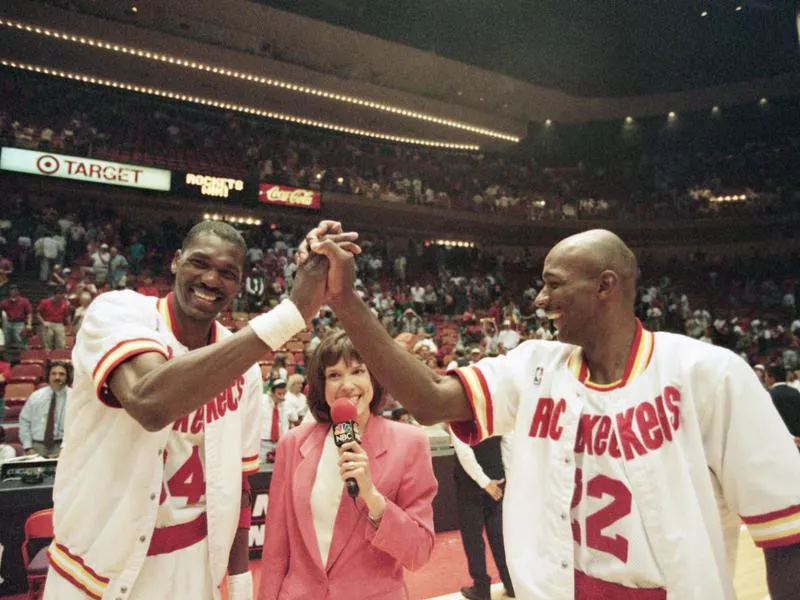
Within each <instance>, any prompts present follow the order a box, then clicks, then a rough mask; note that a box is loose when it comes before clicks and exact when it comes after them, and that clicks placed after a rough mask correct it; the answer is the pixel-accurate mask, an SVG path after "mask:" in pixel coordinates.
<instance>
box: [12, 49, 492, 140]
mask: <svg viewBox="0 0 800 600" xmlns="http://www.w3.org/2000/svg"><path fill="white" fill-rule="evenodd" d="M0 64H2V65H3V66H5V67H12V68H15V69H22V70H26V71H35V72H36V73H43V74H45V75H52V76H55V77H62V78H65V79H73V80H76V81H83V82H85V83H92V84H95V85H103V86H106V87H112V88H118V89H123V90H128V91H132V92H138V93H140V94H150V95H153V96H161V97H163V98H170V99H172V100H182V101H184V102H192V103H195V104H202V105H205V106H213V107H215V108H222V109H224V110H233V111H236V112H241V113H246V114H250V115H257V116H259V117H266V118H268V119H276V120H279V121H288V122H290V123H296V124H298V125H307V126H309V127H317V128H320V129H327V130H330V131H338V132H341V133H349V134H352V135H358V136H362V137H369V138H374V139H379V140H386V141H390V142H397V143H402V144H416V145H420V146H428V147H431V148H446V149H450V150H480V147H479V146H476V145H474V144H453V143H450V142H441V141H438V140H426V139H420V138H410V137H404V136H399V135H390V134H386V133H381V132H378V131H371V130H367V129H357V128H355V127H347V126H344V125H338V124H336V123H328V122H325V121H317V120H316V119H307V118H305V117H296V116H294V115H288V114H285V113H277V112H272V111H268V110H263V109H260V108H254V107H251V106H243V105H241V104H232V103H230V102H223V101H220V100H214V99H212V98H202V97H199V96H190V95H188V94H182V93H180V92H173V91H170V90H163V89H159V88H152V87H144V86H140V85H134V84H131V83H125V82H123V81H114V80H112V79H103V78H99V77H94V76H91V75H83V74H80V73H70V72H68V71H62V70H60V69H51V68H48V67H42V66H39V65H31V64H26V63H19V62H16V61H10V60H6V59H1V60H0Z"/></svg>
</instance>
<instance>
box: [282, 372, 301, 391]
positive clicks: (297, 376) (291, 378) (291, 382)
mask: <svg viewBox="0 0 800 600" xmlns="http://www.w3.org/2000/svg"><path fill="white" fill-rule="evenodd" d="M298 381H299V382H300V383H303V381H305V377H303V376H302V375H301V374H300V373H292V374H291V375H289V377H288V379H287V380H286V387H287V388H289V389H291V387H292V386H293V385H294V384H295V383H297V382H298Z"/></svg>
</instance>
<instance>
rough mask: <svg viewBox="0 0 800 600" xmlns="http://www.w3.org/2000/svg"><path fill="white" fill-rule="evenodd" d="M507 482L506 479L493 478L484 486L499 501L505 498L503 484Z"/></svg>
mask: <svg viewBox="0 0 800 600" xmlns="http://www.w3.org/2000/svg"><path fill="white" fill-rule="evenodd" d="M504 482H505V479H492V480H491V481H490V482H489V483H487V484H486V487H485V488H483V489H484V490H485V491H486V493H487V494H489V495H490V496H491V497H492V498H494V499H495V500H496V501H497V502H499V501H500V500H501V499H502V498H503V488H502V485H503V483H504Z"/></svg>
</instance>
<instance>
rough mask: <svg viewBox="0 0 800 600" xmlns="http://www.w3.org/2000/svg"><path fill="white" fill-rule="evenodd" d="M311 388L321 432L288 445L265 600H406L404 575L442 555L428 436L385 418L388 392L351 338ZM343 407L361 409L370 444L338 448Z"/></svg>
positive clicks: (279, 466) (312, 377) (312, 376)
mask: <svg viewBox="0 0 800 600" xmlns="http://www.w3.org/2000/svg"><path fill="white" fill-rule="evenodd" d="M308 380H309V393H308V404H309V409H310V411H311V413H312V414H313V415H314V417H315V418H316V420H317V422H316V423H308V424H305V425H301V426H299V427H297V428H295V429H292V430H290V431H289V432H288V433H286V434H284V435H283V436H281V438H280V440H279V442H278V447H277V449H276V461H275V470H274V471H273V473H272V481H271V483H270V490H269V504H268V506H267V522H266V537H265V540H264V550H263V558H262V566H261V586H260V589H259V594H258V598H259V600H299V599H306V598H307V599H313V600H322V599H323V598H327V599H330V600H339V599H341V600H362V599H363V600H367V599H370V598H374V599H381V600H395V599H396V600H406V599H407V598H408V592H407V590H406V586H405V582H404V580H403V569H404V568H405V569H410V570H416V569H419V568H420V567H422V566H423V565H425V563H427V562H428V559H429V558H430V555H431V550H432V549H433V541H434V533H433V506H432V502H433V498H434V496H435V495H436V491H437V489H438V484H437V482H436V478H435V477H434V475H433V464H432V461H431V454H430V445H429V442H428V438H427V435H426V434H425V433H424V432H423V431H422V430H421V429H418V428H416V427H414V426H411V425H406V424H404V423H395V422H393V421H389V420H387V419H384V418H382V417H380V416H377V415H378V414H379V412H380V410H381V406H382V403H383V390H382V388H381V387H380V385H379V384H378V382H377V381H375V380H374V379H373V378H372V376H371V374H370V373H369V371H368V370H367V368H366V366H365V365H364V364H363V363H362V361H361V359H360V357H359V356H358V354H357V353H356V351H355V349H354V348H353V346H352V344H351V342H350V339H349V338H348V337H347V335H346V334H345V333H344V332H340V333H333V334H331V335H329V336H328V337H327V338H325V340H324V341H323V342H322V343H321V344H320V345H319V346H318V347H317V349H316V351H315V353H314V355H313V356H312V357H311V360H310V362H309V369H308ZM343 397H344V398H349V399H351V401H352V402H354V403H355V404H356V410H357V417H356V421H357V422H358V425H359V428H360V431H361V443H360V444H359V443H358V442H349V443H348V444H345V445H344V446H342V447H341V448H337V447H336V446H335V444H334V442H333V435H332V432H331V416H330V415H331V413H330V407H331V406H332V405H333V403H334V401H335V400H337V399H339V398H343ZM348 478H353V479H355V480H356V482H357V483H358V488H359V493H358V496H357V497H356V498H354V499H353V498H350V497H349V496H348V494H347V492H346V491H345V487H344V481H345V480H346V479H348Z"/></svg>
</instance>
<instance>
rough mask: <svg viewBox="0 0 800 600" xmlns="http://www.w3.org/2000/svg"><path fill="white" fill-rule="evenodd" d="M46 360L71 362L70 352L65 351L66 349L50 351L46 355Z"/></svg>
mask: <svg viewBox="0 0 800 600" xmlns="http://www.w3.org/2000/svg"><path fill="white" fill-rule="evenodd" d="M47 358H48V360H65V361H67V362H72V350H67V349H66V348H59V349H57V350H50V351H49V352H48V353H47Z"/></svg>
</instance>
